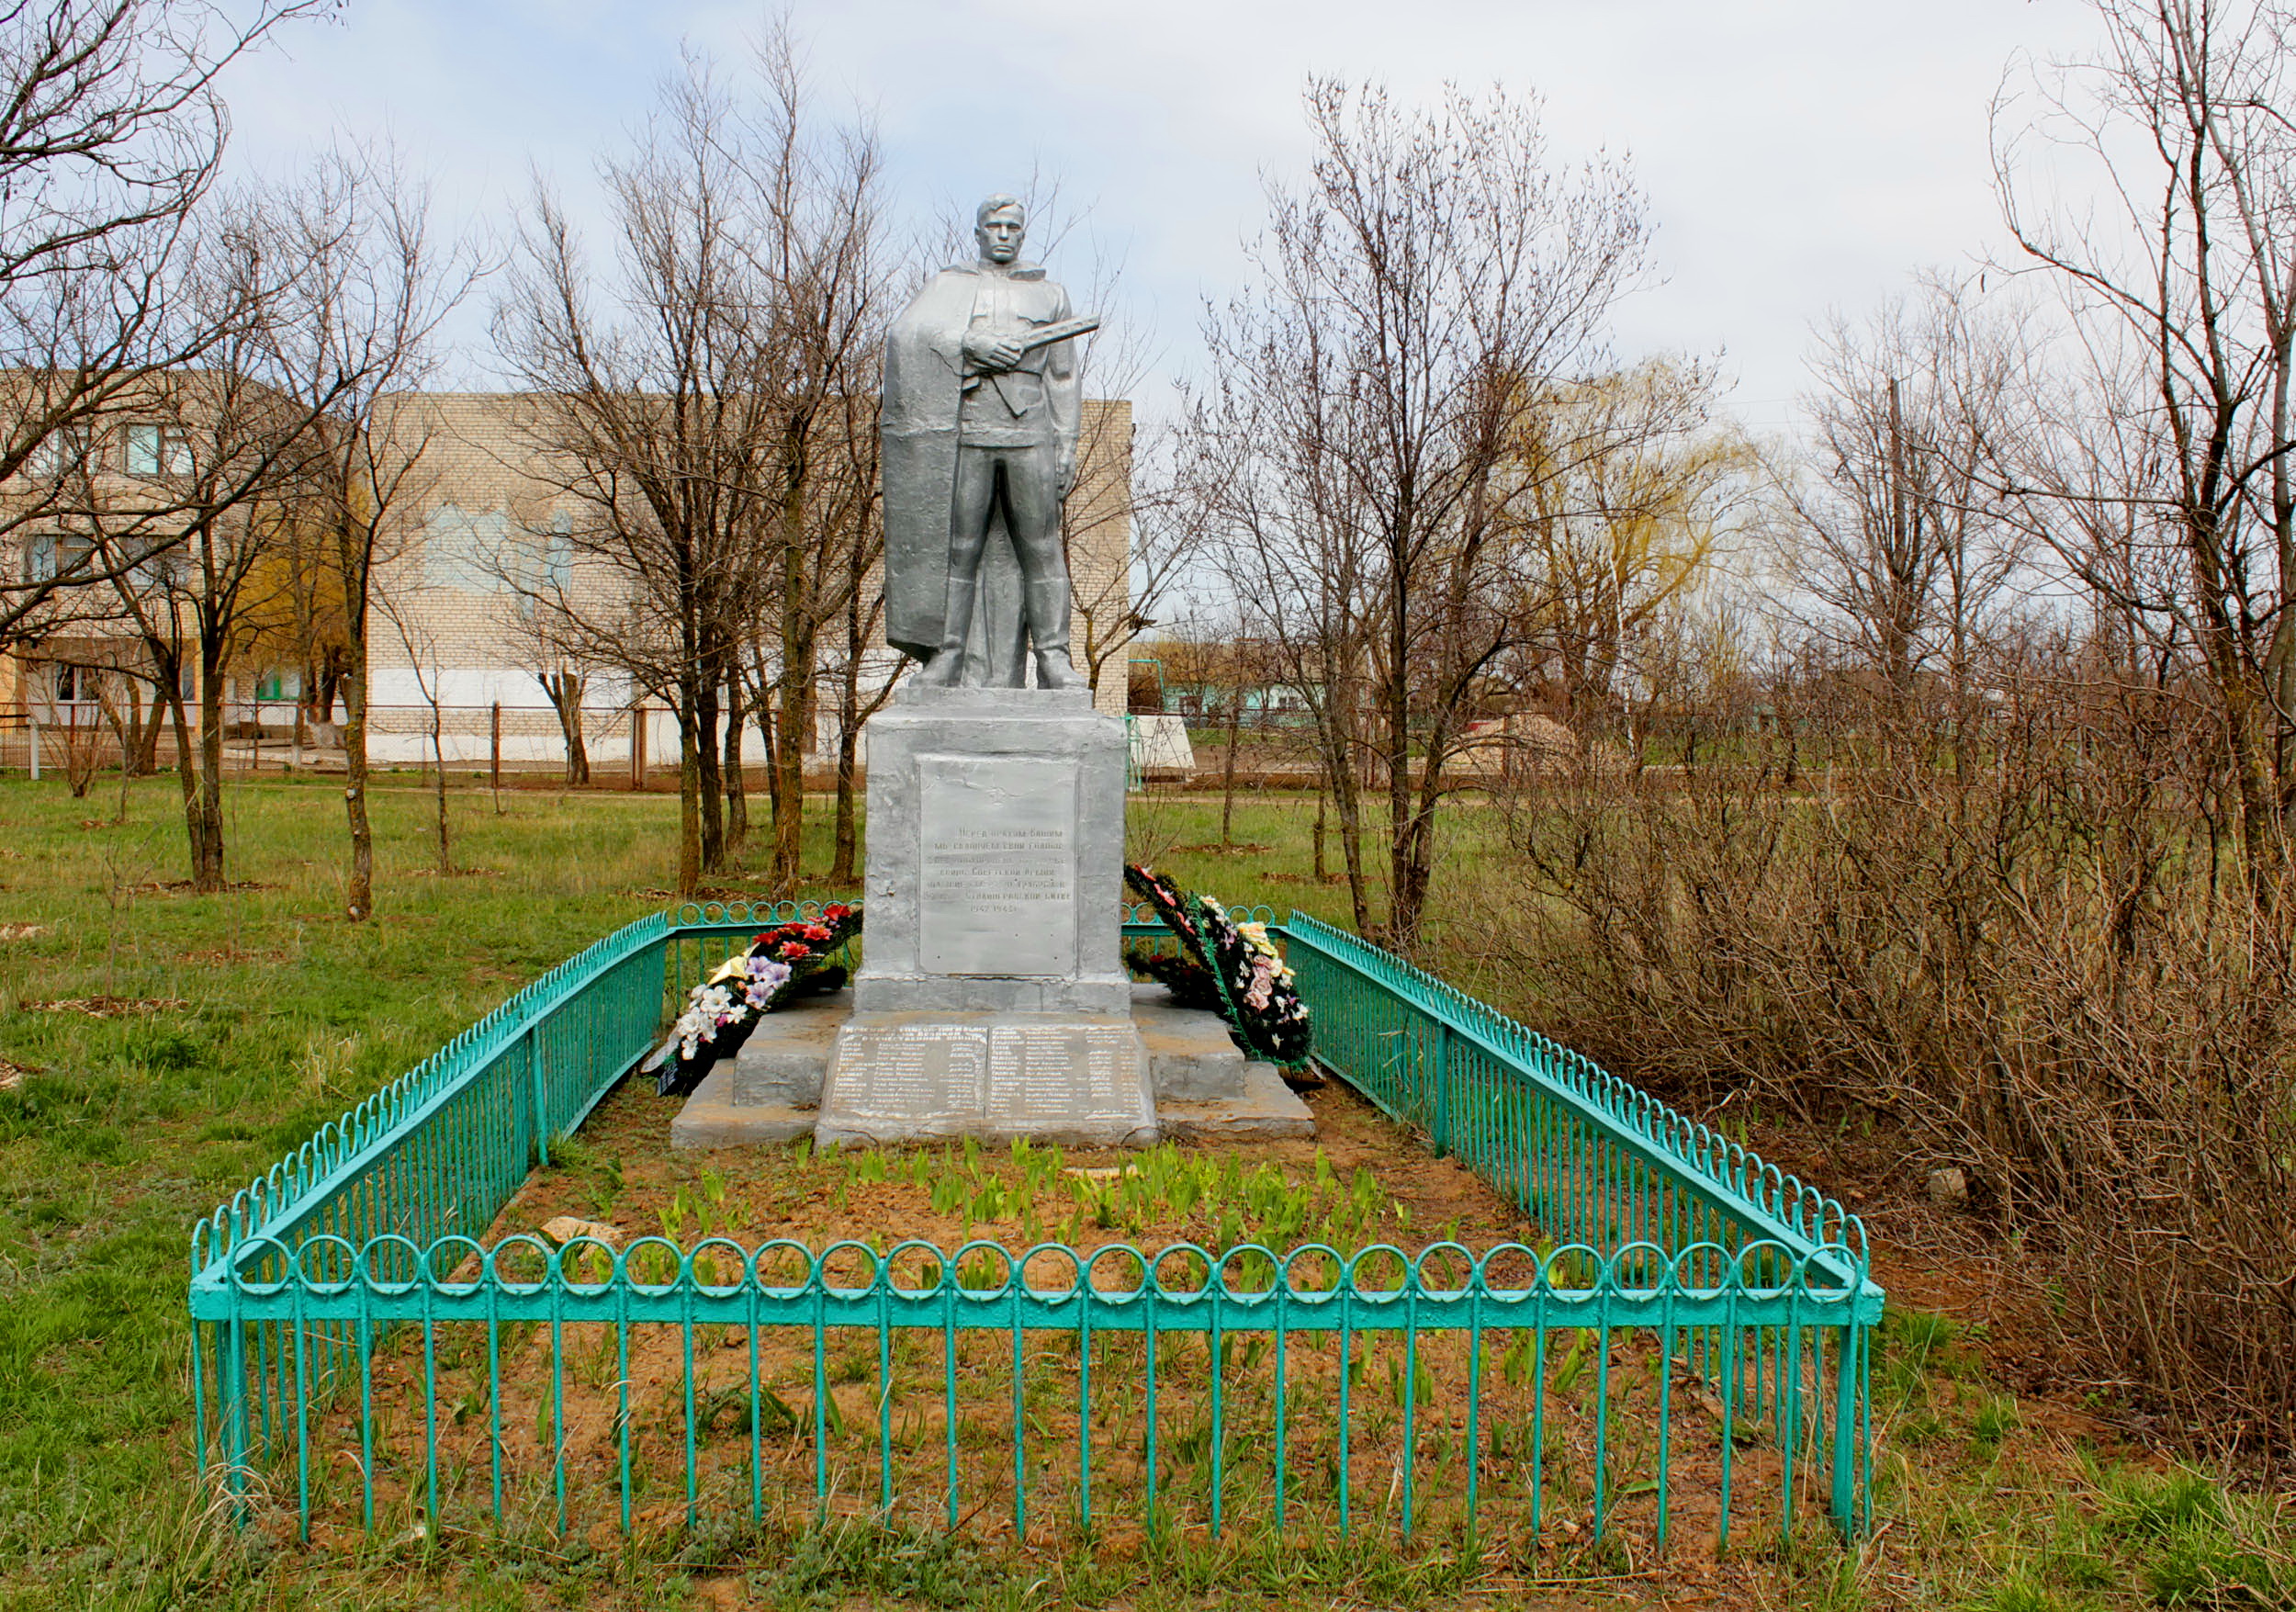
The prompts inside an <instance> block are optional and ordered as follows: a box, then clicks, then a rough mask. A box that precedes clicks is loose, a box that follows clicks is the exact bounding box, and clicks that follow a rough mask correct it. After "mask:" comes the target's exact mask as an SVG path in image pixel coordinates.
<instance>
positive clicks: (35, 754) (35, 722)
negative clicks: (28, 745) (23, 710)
mask: <svg viewBox="0 0 2296 1612" xmlns="http://www.w3.org/2000/svg"><path fill="white" fill-rule="evenodd" d="M29 720H30V722H31V725H32V782H33V783H39V710H38V709H37V708H35V709H34V710H32V711H31V712H30V713H29Z"/></svg>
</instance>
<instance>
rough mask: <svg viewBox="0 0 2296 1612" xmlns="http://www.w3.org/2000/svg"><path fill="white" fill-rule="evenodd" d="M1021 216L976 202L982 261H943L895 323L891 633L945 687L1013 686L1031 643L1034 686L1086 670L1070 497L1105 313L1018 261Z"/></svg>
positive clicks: (889, 428) (887, 509) (888, 573)
mask: <svg viewBox="0 0 2296 1612" xmlns="http://www.w3.org/2000/svg"><path fill="white" fill-rule="evenodd" d="M1026 228H1027V219H1026V215H1025V213H1024V211H1023V209H1022V208H1021V205H1020V203H1019V200H1017V199H1016V198H1014V197H1009V196H992V197H989V198H988V199H987V200H986V201H984V202H983V203H981V205H980V208H979V209H978V210H977V211H976V212H975V214H974V231H973V233H974V240H975V241H976V242H978V243H979V246H980V257H979V261H977V262H975V263H970V264H960V265H956V266H954V267H951V268H947V269H943V270H942V271H941V272H940V274H938V275H935V276H933V278H932V279H931V280H930V281H929V282H928V283H927V285H926V287H925V288H924V289H923V290H922V291H920V292H918V293H917V298H916V299H915V300H914V301H912V302H911V303H910V304H909V305H908V307H907V308H906V309H904V310H902V312H901V314H900V317H899V318H897V319H895V321H894V322H893V328H892V330H891V331H890V332H888V333H887V334H886V337H885V376H884V491H885V504H884V520H885V637H886V640H887V641H888V642H889V643H891V644H892V645H893V646H894V647H895V648H897V649H901V650H903V651H905V652H906V653H907V654H909V655H912V656H915V657H917V659H921V660H924V661H926V663H927V664H926V666H925V670H924V671H923V672H922V674H921V681H922V682H926V683H928V684H930V685H934V686H938V687H941V688H952V687H955V686H957V685H958V684H959V683H962V682H973V683H985V684H991V685H1001V686H1007V687H1018V686H1019V684H1020V682H1021V681H1022V660H1023V656H1024V651H1025V649H1026V648H1028V647H1030V646H1033V648H1034V649H1035V652H1036V674H1037V685H1038V686H1039V687H1041V688H1081V687H1083V686H1084V681H1085V680H1084V679H1083V678H1082V677H1081V676H1079V675H1078V673H1077V671H1076V669H1075V663H1074V662H1073V661H1072V660H1071V659H1070V658H1069V587H1068V562H1067V558H1066V556H1065V555H1064V552H1063V550H1062V547H1061V504H1062V502H1063V500H1064V499H1065V498H1066V497H1067V495H1068V489H1069V485H1070V483H1071V482H1073V481H1074V480H1075V475H1076V437H1077V432H1078V428H1079V426H1080V424H1081V421H1082V412H1083V411H1082V394H1083V385H1082V379H1081V377H1080V376H1079V374H1078V366H1077V364H1076V360H1075V350H1074V347H1073V340H1074V338H1075V337H1076V336H1080V335H1083V334H1086V333H1088V332H1089V331H1091V330H1093V329H1094V328H1096V327H1097V323H1098V321H1096V320H1080V319H1076V318H1074V317H1073V316H1072V314H1071V311H1070V309H1069V305H1068V294H1067V293H1066V292H1065V291H1064V290H1062V289H1061V287H1060V286H1059V285H1058V284H1057V283H1055V282H1054V281H1052V280H1049V279H1047V278H1045V277H1044V271H1043V270H1042V269H1041V268H1040V267H1038V266H1036V265H1033V264H1026V263H1022V262H1020V261H1019V256H1020V243H1021V240H1022V237H1023V234H1024V232H1025V231H1026ZM1007 546H1008V547H1007ZM1000 547H1002V548H1005V552H1004V553H1000V552H998V550H999V549H1000ZM1007 554H1008V555H1009V559H1007V558H1006V556H1007ZM1012 561H1017V562H1018V567H1017V569H1018V572H1019V576H1018V579H1017V581H1018V583H1019V586H1018V589H1017V592H1018V595H1019V596H1018V598H1007V597H1005V596H1004V594H1005V586H1004V585H1003V579H1005V578H1008V577H1010V576H1011V573H1012V570H1013V569H1014V567H1013V566H1012V564H1011V562H1012ZM976 614H978V615H979V616H980V617H982V618H983V630H981V631H978V632H976V631H975V627H974V619H975V616H976ZM969 647H970V651H971V652H970V653H968V648H969Z"/></svg>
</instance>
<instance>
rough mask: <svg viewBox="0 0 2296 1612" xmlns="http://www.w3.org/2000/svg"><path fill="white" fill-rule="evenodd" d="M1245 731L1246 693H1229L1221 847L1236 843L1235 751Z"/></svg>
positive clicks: (1222, 781)
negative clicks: (1238, 739)
mask: <svg viewBox="0 0 2296 1612" xmlns="http://www.w3.org/2000/svg"><path fill="white" fill-rule="evenodd" d="M1243 731H1244V691H1243V690H1242V689H1240V688H1237V689H1230V690H1229V691H1228V754H1227V757H1226V759H1225V760H1223V761H1221V763H1220V845H1221V850H1223V851H1224V850H1226V849H1227V848H1228V847H1229V846H1231V845H1233V844H1234V843H1235V750H1236V740H1237V738H1240V737H1241V736H1242V734H1243Z"/></svg>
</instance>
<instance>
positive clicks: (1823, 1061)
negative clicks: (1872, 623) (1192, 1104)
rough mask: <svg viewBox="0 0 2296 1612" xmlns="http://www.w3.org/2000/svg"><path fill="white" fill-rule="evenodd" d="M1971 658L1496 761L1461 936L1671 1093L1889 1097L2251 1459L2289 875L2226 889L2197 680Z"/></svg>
mask: <svg viewBox="0 0 2296 1612" xmlns="http://www.w3.org/2000/svg"><path fill="white" fill-rule="evenodd" d="M1989 681H1990V683H1991V687H1992V689H1993V693H1991V694H1990V695H1989V696H1988V697H1987V698H1986V699H1985V700H1984V701H1983V702H1982V704H1981V707H1980V708H1979V709H1977V710H1974V711H1973V710H1970V709H1967V708H1965V707H1966V705H1967V703H1966V702H1964V709H1960V710H1955V709H1953V708H1951V706H1950V703H1946V702H1941V703H1940V704H1941V705H1944V706H1945V708H1936V707H1935V706H1930V707H1923V706H1921V705H1919V702H1917V703H1916V704H1915V705H1913V706H1911V707H1904V706H1900V707H1899V708H1897V709H1895V710H1893V709H1892V708H1891V707H1892V704H1893V701H1894V700H1895V699H1896V696H1893V695H1891V694H1889V693H1887V692H1886V691H1881V690H1877V689H1876V688H1875V686H1874V684H1873V683H1871V682H1861V681H1860V680H1857V679H1855V678H1841V677H1815V678H1807V677H1806V678H1801V679H1796V680H1790V681H1788V682H1785V683H1783V684H1782V685H1781V686H1780V687H1778V688H1777V689H1775V690H1773V691H1769V696H1770V697H1769V698H1768V699H1766V700H1764V701H1763V702H1762V703H1761V705H1754V704H1753V703H1752V702H1751V701H1749V702H1747V703H1746V704H1745V705H1741V706H1740V707H1739V708H1737V709H1729V708H1717V707H1707V708H1704V709H1701V710H1699V711H1696V712H1694V713H1678V714H1677V716H1676V717H1675V718H1674V725H1675V730H1674V731H1673V732H1672V733H1671V734H1670V735H1667V736H1665V739H1666V741H1671V753H1673V754H1675V755H1678V756H1680V757H1683V761H1681V762H1680V763H1679V764H1677V765H1673V766H1666V767H1650V768H1648V769H1646V770H1644V771H1642V772H1638V773H1637V774H1634V775H1633V776H1631V777H1622V776H1619V775H1616V774H1612V775H1608V776H1600V777H1597V776H1585V777H1581V778H1579V779H1576V780H1571V781H1563V782H1555V781H1544V782H1538V783H1530V784H1526V785H1525V786H1524V787H1523V788H1522V789H1521V790H1520V791H1519V792H1517V793H1516V794H1515V795H1513V796H1512V798H1511V799H1510V800H1509V801H1508V803H1507V807H1508V811H1509V821H1510V824H1511V829H1512V835H1513V842H1514V848H1515V850H1516V851H1517V852H1518V853H1519V864H1520V868H1521V872H1522V876H1523V881H1524V885H1523V886H1522V887H1518V888H1516V889H1514V890H1513V891H1511V892H1509V895H1508V900H1507V903H1506V907H1505V916H1504V917H1503V919H1502V921H1498V922H1494V923H1492V924H1491V925H1487V926H1482V928H1483V930H1484V932H1485V933H1487V934H1488V935H1489V936H1490V937H1491V939H1490V941H1489V942H1488V943H1489V944H1490V946H1491V954H1490V955H1488V956H1486V957H1484V958H1482V959H1480V960H1479V961H1480V964H1482V966H1483V967H1484V968H1485V970H1486V971H1487V974H1488V972H1489V971H1495V972H1497V973H1498V974H1499V975H1500V976H1501V977H1502V978H1503V979H1504V980H1505V981H1506V982H1507V985H1508V986H1511V987H1512V989H1511V994H1512V995H1514V997H1515V998H1517V999H1518V1000H1528V1001H1531V1002H1535V1003H1536V1008H1535V1009H1532V1010H1533V1011H1535V1012H1536V1015H1537V1018H1536V1021H1537V1022H1539V1023H1541V1024H1542V1026H1543V1027H1544V1028H1548V1029H1549V1030H1551V1031H1553V1032H1554V1033H1556V1034H1557V1035H1559V1036H1560V1037H1562V1038H1563V1039H1566V1040H1568V1041H1570V1042H1571V1043H1574V1044H1576V1045H1578V1046H1580V1047H1581V1048H1582V1049H1584V1050H1586V1051H1587V1052H1589V1053H1591V1054H1595V1055H1597V1056H1600V1057H1602V1058H1604V1059H1605V1060H1606V1061H1608V1062H1609V1063H1610V1064H1611V1065H1613V1066H1614V1067H1615V1068H1617V1069H1618V1070H1619V1071H1620V1072H1621V1073H1625V1074H1629V1075H1631V1076H1633V1077H1638V1078H1640V1079H1643V1080H1647V1081H1650V1082H1652V1083H1654V1084H1657V1085H1660V1086H1661V1087H1664V1088H1671V1089H1672V1090H1674V1091H1676V1092H1680V1093H1683V1094H1684V1095H1685V1096H1686V1097H1687V1098H1688V1099H1690V1100H1692V1101H1694V1102H1703V1103H1705V1104H1706V1105H1709V1106H1710V1105H1712V1104H1713V1103H1715V1102H1716V1101H1718V1100H1720V1099H1722V1098H1723V1097H1724V1096H1725V1095H1727V1094H1728V1093H1730V1092H1739V1091H1743V1092H1749V1093H1753V1094H1759V1095H1760V1096H1761V1098H1762V1099H1765V1100H1773V1101H1782V1102H1784V1103H1786V1104H1789V1105H1791V1106H1793V1107H1795V1108H1796V1109H1799V1110H1803V1111H1811V1110H1819V1109H1829V1108H1830V1109H1838V1108H1840V1106H1841V1105H1842V1104H1844V1103H1855V1104H1869V1105H1873V1106H1875V1107H1877V1108H1880V1109H1884V1110H1889V1111H1891V1112H1893V1113H1894V1114H1895V1115H1896V1116H1897V1117H1899V1118H1900V1119H1901V1120H1902V1121H1903V1122H1904V1123H1905V1125H1906V1127H1907V1129H1908V1133H1910V1134H1912V1135H1913V1136H1915V1137H1917V1138H1919V1141H1920V1144H1921V1145H1922V1146H1923V1147H1924V1148H1925V1149H1926V1150H1928V1152H1930V1154H1932V1155H1934V1160H1935V1162H1953V1163H1958V1164H1961V1165H1964V1167H1968V1168H1969V1169H1970V1171H1971V1174H1972V1176H1973V1177H1974V1179H1975V1182H1976V1183H1977V1184H1978V1188H1979V1197H1978V1201H1977V1204H1976V1206H1975V1207H1976V1208H1977V1209H1978V1210H1979V1211H1981V1212H1986V1213H1989V1214H1991V1215H1993V1216H1995V1217H1997V1218H1998V1222H1999V1223H2000V1224H2001V1226H2002V1227H2003V1229H2004V1230H2005V1231H2006V1232H2010V1233H2015V1234H2020V1236H2021V1241H2020V1242H2019V1243H2013V1244H2012V1245H2011V1246H2021V1247H2022V1248H2023V1249H2024V1255H2023V1257H2028V1258H2042V1259H2047V1260H2050V1261H2052V1262H2054V1266H2055V1269H2054V1272H2053V1273H2052V1274H2053V1275H2054V1277H2055V1279H2056V1280H2057V1282H2058V1284H2059V1285H2060V1286H2061V1290H2062V1292H2063V1294H2064V1302H2063V1305H2062V1308H2061V1316H2062V1321H2063V1325H2064V1328H2065V1340H2066V1343H2067V1346H2068V1352H2071V1353H2076V1354H2077V1355H2079V1356H2081V1357H2083V1358H2086V1359H2088V1360H2089V1361H2091V1362H2094V1364H2095V1365H2096V1366H2097V1367H2098V1368H2099V1370H2098V1371H2097V1376H2098V1377H2099V1381H2105V1382H2111V1383H2115V1384H2116V1385H2118V1386H2121V1387H2123V1388H2125V1389H2127V1390H2128V1391H2130V1392H2131V1393H2132V1396H2133V1397H2134V1398H2137V1399H2140V1400H2142V1401H2144V1402H2145V1403H2148V1404H2149V1405H2151V1406H2152V1407H2153V1408H2155V1409H2157V1410H2160V1411H2163V1412H2165V1413H2167V1414H2168V1415H2171V1416H2173V1417H2175V1418H2176V1419H2177V1420H2178V1423H2179V1424H2180V1425H2181V1426H2183V1427H2184V1428H2185V1429H2186V1430H2187V1431H2188V1432H2189V1433H2191V1434H2193V1435H2195V1436H2197V1437H2204V1438H2206V1439H2208V1440H2210V1441H2211V1442H2215V1443H2219V1444H2222V1445H2223V1446H2225V1447H2227V1448H2237V1449H2245V1450H2246V1451H2248V1452H2250V1453H2251V1454H2257V1455H2262V1456H2264V1457H2265V1458H2266V1459H2268V1460H2270V1459H2277V1458H2280V1457H2284V1456H2285V1455H2286V1454H2287V1452H2288V1446H2289V1443H2290V1429H2291V1428H2296V1350H2291V1349H2290V1347H2289V1346H2290V1339H2291V1338H2296V1208H2292V1207H2291V1206H2292V1205H2296V1073H2292V1072H2291V1071H2292V1070H2296V1064H2292V1063H2291V1054H2296V1006H2292V1005H2291V1002H2290V972H2291V961H2292V960H2296V912H2292V911H2291V907H2296V893H2291V892H2290V891H2289V890H2287V889H2283V888H2278V887H2274V888H2262V889H2259V888H2255V887H2252V885H2251V882H2250V880H2249V878H2248V876H2247V873H2246V869H2245V864H2244V862H2242V860H2241V857H2240V851H2239V843H2238V836H2237V834H2236V832H2235V831H2234V829H2233V827H2232V825H2233V822H2234V812H2233V809H2232V805H2233V803H2232V793H2233V784H2232V781H2231V780H2230V779H2228V778H2227V777H2226V776H2224V769H2223V767H2222V765H2221V764H2220V763H2219V761H2218V760H2217V758H2220V757H2221V756H2222V754H2223V748H2224V747H2223V746H2222V745H2221V744H2219V743H2214V742H2212V735H2211V734H2210V732H2209V731H2208V727H2207V723H2206V720H2205V718H2204V716H2202V715H2201V713H2203V712H2205V710H2206V708H2207V707H2206V705H2205V703H2204V702H2200V701H2192V702H2188V700H2187V699H2186V698H2185V697H2184V691H2182V690H2180V689H2179V688H2178V687H2176V686H2174V685H2173V684H2162V683H2157V682H2156V683H2154V684H2151V685H2146V684H2144V683H2143V682H2139V681H2137V680H2135V679H2133V678H2127V677H2121V676H2114V675H2108V674H2105V673H2102V672H2099V671H2098V670H2097V669H2096V668H2095V667H2093V666H2091V665H2088V664H2086V663H2085V662H2084V661H2083V660H2082V659H2081V658H2080V657H2079V656H2078V655H2077V653H2076V652H2075V651H2073V650H2070V649H2064V650H2059V651H2057V652H2055V653H2041V652H2034V651H2025V652H2021V653H2020V655H2019V656H2018V657H2016V658H2015V659H2013V660H2012V661H2011V662H2010V663H2009V664H2008V665H2005V666H2003V667H2002V668H2000V669H1999V670H1998V672H1997V674H1996V676H1995V677H1994V678H1993V679H1991V680H1989ZM1957 735H1958V736H1961V737H1962V738H1963V739H1964V742H1962V743H1959V744H1956V743H1955V742H1954V739H1955V738H1956V736H1957ZM1662 742H1664V741H1662ZM1463 927H1471V926H1463ZM1926 1162H1927V1161H1924V1160H1921V1159H1908V1171H1909V1172H1910V1171H1914V1170H1918V1169H1919V1168H1922V1167H1924V1166H1925V1163H1926Z"/></svg>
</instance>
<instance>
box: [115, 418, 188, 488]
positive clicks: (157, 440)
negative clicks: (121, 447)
mask: <svg viewBox="0 0 2296 1612" xmlns="http://www.w3.org/2000/svg"><path fill="white" fill-rule="evenodd" d="M128 474H129V475H130V476H188V475H189V474H191V441H190V439H189V438H188V437H186V436H185V434H183V433H182V432H181V431H179V430H177V429H176V428H175V427H174V426H173V425H159V424H154V423H150V422H146V423H143V424H141V425H130V426H129V427H128Z"/></svg>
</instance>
